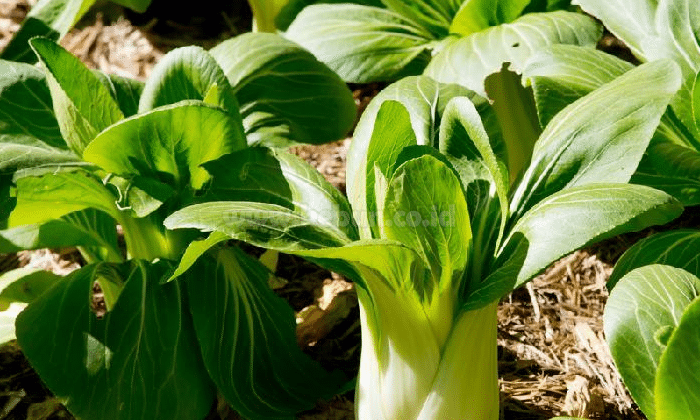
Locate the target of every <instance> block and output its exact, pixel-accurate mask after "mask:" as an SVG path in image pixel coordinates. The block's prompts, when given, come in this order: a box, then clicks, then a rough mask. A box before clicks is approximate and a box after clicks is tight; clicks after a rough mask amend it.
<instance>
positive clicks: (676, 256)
mask: <svg viewBox="0 0 700 420" xmlns="http://www.w3.org/2000/svg"><path fill="white" fill-rule="evenodd" d="M698 249H700V232H699V231H696V230H686V229H683V230H673V231H669V232H664V233H658V234H656V235H652V236H650V237H648V238H645V239H642V240H641V241H639V242H637V243H636V244H634V245H632V246H631V247H630V248H629V249H628V250H627V251H625V253H624V254H622V256H621V257H620V259H619V260H618V261H617V263H616V264H615V269H614V270H613V272H612V274H611V275H610V278H609V279H608V283H607V286H608V289H612V288H613V287H615V284H617V282H618V281H619V280H620V278H622V276H624V275H625V274H627V273H629V272H630V271H632V270H633V269H635V268H638V267H643V266H645V265H651V264H664V265H670V266H672V267H677V268H682V269H684V270H686V271H688V272H690V273H691V274H693V275H695V276H698V277H700V253H698Z"/></svg>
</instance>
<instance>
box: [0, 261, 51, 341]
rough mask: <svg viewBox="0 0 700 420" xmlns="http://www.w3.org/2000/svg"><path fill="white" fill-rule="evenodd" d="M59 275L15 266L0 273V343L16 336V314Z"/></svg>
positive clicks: (48, 286)
mask: <svg viewBox="0 0 700 420" xmlns="http://www.w3.org/2000/svg"><path fill="white" fill-rule="evenodd" d="M59 279H60V276H57V275H55V274H53V273H51V272H48V271H44V270H40V269H36V268H26V267H23V268H17V269H14V270H11V271H8V272H6V273H3V274H2V275H0V345H1V344H4V343H6V342H8V341H10V340H14V339H15V338H17V337H16V336H15V320H16V318H17V315H19V313H20V312H21V311H22V310H23V309H24V308H25V307H26V306H27V304H28V303H30V302H32V301H34V299H36V298H37V297H38V296H39V295H41V294H42V293H43V292H44V291H46V290H47V289H48V288H50V287H51V286H52V285H53V283H55V282H57V281H59Z"/></svg>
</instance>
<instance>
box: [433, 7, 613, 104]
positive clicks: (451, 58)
mask: <svg viewBox="0 0 700 420" xmlns="http://www.w3.org/2000/svg"><path fill="white" fill-rule="evenodd" d="M600 35H601V29H600V26H599V25H598V24H597V23H595V21H594V20H592V19H591V18H589V17H587V16H584V15H582V14H578V13H571V12H562V11H559V12H551V13H533V14H528V15H525V16H522V17H520V18H519V19H516V20H515V21H513V22H512V23H507V24H503V25H499V26H495V27H490V28H488V29H485V30H483V31H480V32H477V33H474V34H471V35H469V36H465V37H462V38H452V39H451V40H450V41H448V42H447V43H446V44H445V46H444V48H443V49H442V50H441V51H440V52H439V53H438V54H437V55H436V56H435V57H434V58H433V59H432V61H431V62H430V64H429V65H428V67H427V68H426V69H425V72H424V74H425V75H427V76H430V77H432V78H434V79H435V80H438V81H440V82H443V83H457V84H460V85H462V86H465V87H467V88H469V89H471V90H473V91H475V92H477V93H479V94H480V95H482V96H486V92H485V90H484V80H485V79H486V77H487V76H488V75H490V74H492V73H496V72H498V71H499V70H501V67H502V65H503V63H510V66H509V69H510V70H511V71H514V72H516V73H522V70H523V67H524V65H525V63H526V61H527V60H528V58H530V56H531V55H532V54H534V53H535V52H537V51H538V50H539V49H541V48H542V47H544V46H547V45H551V44H575V45H587V46H595V44H596V42H597V41H598V38H600ZM464 69H469V71H464Z"/></svg>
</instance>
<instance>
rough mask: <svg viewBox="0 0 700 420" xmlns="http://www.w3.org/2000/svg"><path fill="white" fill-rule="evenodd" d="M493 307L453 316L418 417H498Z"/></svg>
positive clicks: (428, 419)
mask: <svg viewBox="0 0 700 420" xmlns="http://www.w3.org/2000/svg"><path fill="white" fill-rule="evenodd" d="M497 307H498V302H493V303H491V304H489V305H488V306H486V307H484V308H481V309H477V310H474V311H469V312H464V313H462V314H460V316H459V317H458V318H457V321H456V323H455V326H454V328H453V330H452V334H451V335H450V338H449V339H448V341H447V343H446V345H445V348H444V350H443V355H442V359H441V361H440V368H439V370H438V373H437V376H436V377H435V381H434V382H433V387H432V390H431V391H430V394H429V395H428V398H427V399H426V401H425V404H424V405H423V409H422V410H421V412H420V414H419V415H418V420H441V419H455V420H457V419H464V420H498V411H499V409H498V353H497V350H498V348H497V347H498V346H497V344H496V333H497V322H498V321H497V316H496V309H497Z"/></svg>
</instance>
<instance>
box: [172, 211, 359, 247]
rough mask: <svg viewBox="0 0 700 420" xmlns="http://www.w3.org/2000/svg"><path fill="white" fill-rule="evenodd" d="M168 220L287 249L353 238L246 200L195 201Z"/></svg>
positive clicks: (179, 225) (177, 226)
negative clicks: (196, 202)
mask: <svg viewBox="0 0 700 420" xmlns="http://www.w3.org/2000/svg"><path fill="white" fill-rule="evenodd" d="M164 224H165V227H167V228H168V229H181V228H194V229H199V230H201V231H203V232H213V231H217V232H222V233H225V234H226V235H228V236H230V237H232V238H235V239H239V240H242V241H246V242H249V243H251V244H253V245H256V246H260V247H263V248H271V249H277V250H280V251H285V252H291V251H294V250H303V249H314V248H321V247H328V246H341V245H343V244H346V243H349V242H350V239H349V238H348V237H347V236H345V234H344V233H343V232H342V231H340V230H338V229H337V228H334V227H331V226H327V225H320V224H318V223H317V221H316V220H312V219H309V218H307V217H304V216H302V215H300V214H298V213H296V212H294V211H292V210H289V209H287V208H285V207H282V206H279V205H276V204H264V203H251V202H245V201H241V202H236V201H221V202H211V203H205V204H195V205H192V206H189V207H185V208H184V209H182V210H178V211H176V212H174V213H173V214H171V215H170V216H168V218H166V219H165V222H164Z"/></svg>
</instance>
